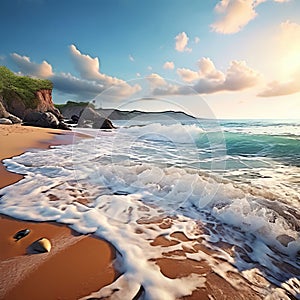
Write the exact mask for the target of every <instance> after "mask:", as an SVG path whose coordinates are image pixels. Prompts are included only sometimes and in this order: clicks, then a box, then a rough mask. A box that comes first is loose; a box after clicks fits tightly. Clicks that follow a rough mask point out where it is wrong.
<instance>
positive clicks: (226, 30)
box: [211, 0, 289, 34]
mask: <svg viewBox="0 0 300 300" xmlns="http://www.w3.org/2000/svg"><path fill="white" fill-rule="evenodd" d="M265 1H266V0H220V2H219V3H218V4H217V5H216V6H215V12H216V14H217V15H219V19H218V20H217V21H216V22H214V23H213V24H211V28H212V30H213V31H215V32H218V33H223V34H232V33H236V32H239V31H240V30H241V29H243V28H244V27H245V26H246V25H247V24H248V23H249V22H250V21H251V20H253V19H254V18H255V17H256V16H257V12H256V7H257V6H258V5H260V4H261V3H263V2H265ZM273 1H274V2H280V3H283V2H288V1H289V0H273Z"/></svg>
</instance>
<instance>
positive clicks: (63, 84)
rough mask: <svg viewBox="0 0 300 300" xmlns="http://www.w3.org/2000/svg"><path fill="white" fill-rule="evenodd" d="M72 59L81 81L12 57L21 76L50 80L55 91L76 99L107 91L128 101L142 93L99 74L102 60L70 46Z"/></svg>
mask: <svg viewBox="0 0 300 300" xmlns="http://www.w3.org/2000/svg"><path fill="white" fill-rule="evenodd" d="M70 51H71V57H72V59H73V63H74V66H75V69H76V70H77V71H78V72H79V74H80V77H81V78H78V77H75V76H73V75H71V74H70V73H59V74H55V73H53V71H52V66H51V65H50V64H49V63H48V62H46V61H43V62H42V63H41V64H37V63H34V62H32V61H31V60H30V58H29V57H27V56H21V55H19V54H17V53H13V54H11V57H12V60H13V62H14V63H15V64H16V65H17V66H18V68H19V69H20V71H21V73H22V74H26V75H31V76H36V77H42V78H47V79H50V80H51V81H52V82H53V84H54V88H55V89H56V90H58V91H59V92H61V93H67V94H72V95H76V96H77V98H79V99H80V97H83V98H84V99H85V100H86V99H87V98H93V97H95V96H96V95H98V94H99V93H101V92H104V91H106V90H108V92H107V93H109V95H110V96H113V97H128V96H130V95H132V94H134V93H136V92H138V91H140V90H141V87H140V86H139V85H137V84H136V85H133V86H131V85H129V84H128V83H127V82H125V81H124V80H121V79H118V78H115V77H111V76H108V75H105V74H103V73H101V72H100V65H99V59H98V58H97V57H95V58H92V57H90V56H89V55H85V54H82V53H81V52H80V51H79V50H78V49H77V48H76V47H75V46H74V45H71V46H70Z"/></svg>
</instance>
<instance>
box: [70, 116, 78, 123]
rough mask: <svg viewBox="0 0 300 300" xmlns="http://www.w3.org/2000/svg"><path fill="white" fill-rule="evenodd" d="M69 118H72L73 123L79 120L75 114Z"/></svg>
mask: <svg viewBox="0 0 300 300" xmlns="http://www.w3.org/2000/svg"><path fill="white" fill-rule="evenodd" d="M71 120H72V121H73V122H74V123H75V124H77V123H78V121H79V117H78V116H77V115H73V116H72V117H71Z"/></svg>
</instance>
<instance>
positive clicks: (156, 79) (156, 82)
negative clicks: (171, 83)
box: [146, 73, 167, 87]
mask: <svg viewBox="0 0 300 300" xmlns="http://www.w3.org/2000/svg"><path fill="white" fill-rule="evenodd" d="M146 78H147V80H148V81H149V82H150V84H151V86H152V87H160V86H165V85H166V84H167V82H166V81H165V80H164V79H163V78H162V77H161V76H160V75H158V74H156V73H152V74H150V75H148V76H147V77H146Z"/></svg>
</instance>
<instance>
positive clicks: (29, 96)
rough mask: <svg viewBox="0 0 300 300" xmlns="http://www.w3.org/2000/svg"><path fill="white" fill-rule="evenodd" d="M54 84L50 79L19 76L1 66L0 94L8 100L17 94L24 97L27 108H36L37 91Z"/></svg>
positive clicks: (46, 88)
mask: <svg viewBox="0 0 300 300" xmlns="http://www.w3.org/2000/svg"><path fill="white" fill-rule="evenodd" d="M52 88H53V84H52V82H51V81H50V80H44V79H36V78H31V77H28V76H19V75H16V74H15V73H13V72H12V71H10V70H9V69H8V68H6V67H4V66H0V96H2V97H3V98H4V99H5V100H6V101H9V100H10V99H13V98H14V97H15V96H16V94H17V95H18V96H19V97H20V98H21V99H22V101H23V102H24V104H25V107H27V108H36V106H37V104H38V102H37V99H36V96H35V94H36V92H37V91H39V90H50V89H52Z"/></svg>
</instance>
